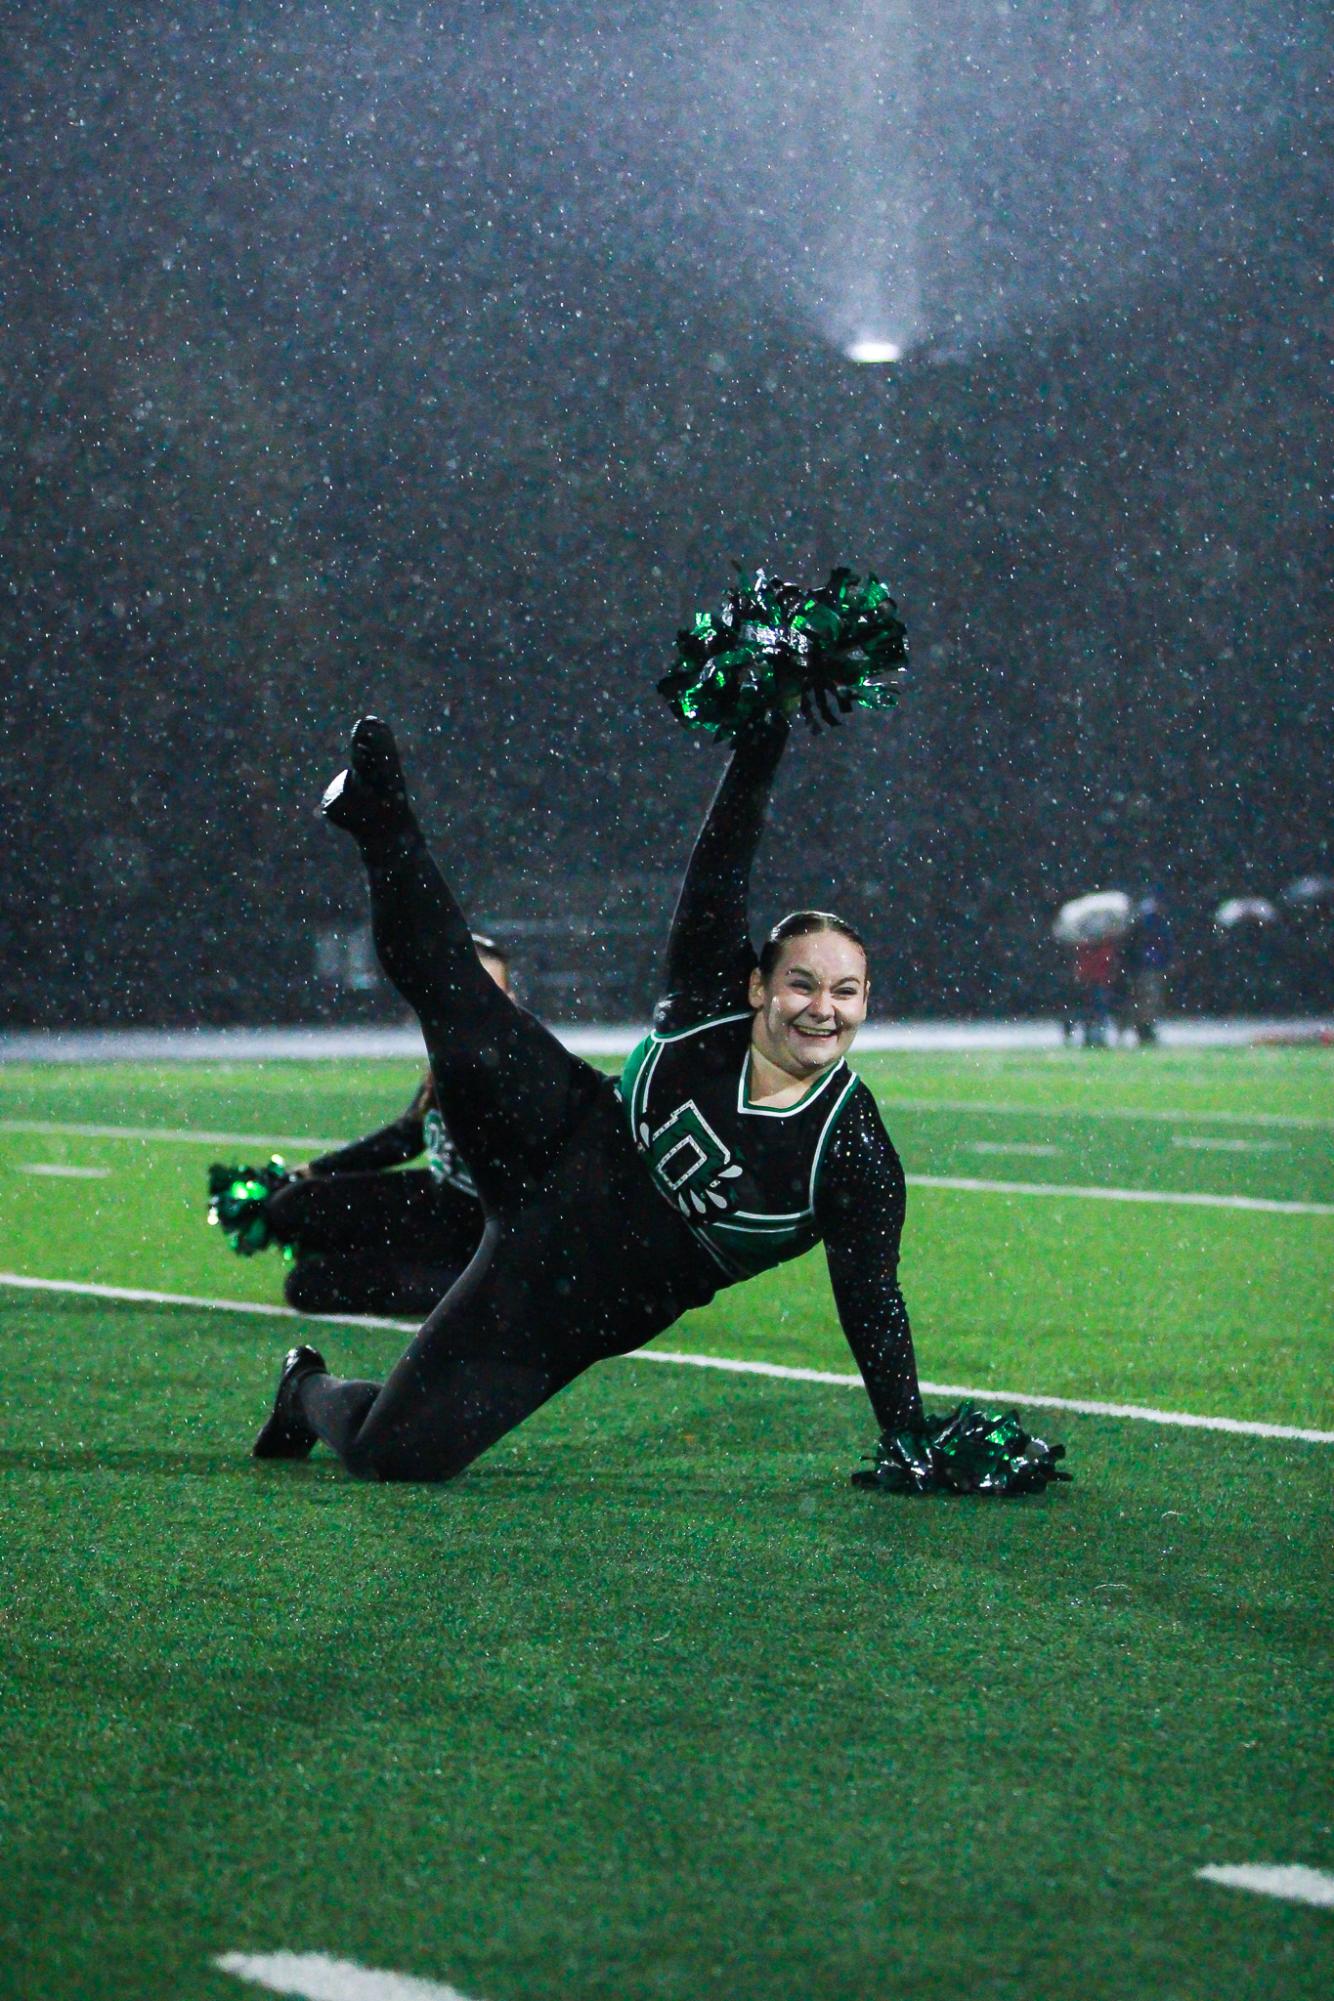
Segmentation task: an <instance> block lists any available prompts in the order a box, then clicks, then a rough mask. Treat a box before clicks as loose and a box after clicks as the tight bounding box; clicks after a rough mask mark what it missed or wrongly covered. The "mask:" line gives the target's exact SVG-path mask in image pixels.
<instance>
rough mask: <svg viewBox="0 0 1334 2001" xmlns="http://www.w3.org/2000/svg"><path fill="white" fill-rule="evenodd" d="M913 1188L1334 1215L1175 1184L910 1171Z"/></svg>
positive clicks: (1314, 1206)
mask: <svg viewBox="0 0 1334 2001" xmlns="http://www.w3.org/2000/svg"><path fill="white" fill-rule="evenodd" d="M906 1179H907V1183H908V1186H909V1188H949V1189H953V1190H954V1191H955V1193H957V1194H962V1195H1064V1196H1065V1197H1066V1198H1067V1200H1070V1201H1075V1202H1155V1203H1158V1204H1166V1205H1167V1206H1169V1207H1172V1208H1179V1209H1259V1210H1262V1211H1263V1212H1264V1213H1265V1214H1266V1215H1270V1216H1334V1202H1276V1201H1272V1200H1271V1199H1270V1198H1269V1197H1268V1196H1265V1195H1202V1194H1194V1193H1188V1192H1187V1191H1186V1190H1184V1189H1174V1188H1098V1187H1096V1186H1093V1185H1091V1184H1090V1185H1081V1184H1079V1183H1077V1182H1071V1181H983V1180H980V1179H979V1178H978V1177H977V1176H975V1175H964V1174H909V1175H908V1176H907V1177H906Z"/></svg>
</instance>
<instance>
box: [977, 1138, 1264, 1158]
mask: <svg viewBox="0 0 1334 2001" xmlns="http://www.w3.org/2000/svg"><path fill="white" fill-rule="evenodd" d="M1241 1143H1242V1142H1238V1144H1241ZM964 1145H965V1151H966V1152H968V1153H1027V1154H1032V1155H1034V1156H1035V1157H1036V1156H1038V1155H1044V1156H1046V1157H1047V1158H1050V1157H1051V1156H1052V1155H1053V1154H1057V1153H1059V1152H1060V1151H1061V1149H1060V1147H1059V1146H1049V1145H1047V1144H1046V1143H1045V1142H1044V1141H1042V1140H1035V1139H970V1140H967V1141H965V1143H964Z"/></svg>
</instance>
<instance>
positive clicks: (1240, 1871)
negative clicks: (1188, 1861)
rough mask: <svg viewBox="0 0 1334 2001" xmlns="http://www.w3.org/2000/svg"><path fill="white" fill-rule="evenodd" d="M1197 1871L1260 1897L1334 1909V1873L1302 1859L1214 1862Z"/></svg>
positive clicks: (1326, 1909)
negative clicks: (1310, 1865)
mask: <svg viewBox="0 0 1334 2001" xmlns="http://www.w3.org/2000/svg"><path fill="white" fill-rule="evenodd" d="M1195 1874H1196V1875H1197V1876H1202V1877H1203V1878H1204V1880H1205V1881H1206V1882H1207V1883H1222V1884H1223V1885H1224V1886H1225V1887H1226V1888H1227V1889H1229V1890H1254V1891H1255V1892H1256V1894H1257V1895H1258V1896H1261V1897H1282V1898H1283V1900H1284V1901H1285V1902H1286V1903H1289V1904H1314V1905H1315V1906H1316V1907H1317V1909H1319V1910H1325V1911H1330V1910H1334V1876H1331V1875H1330V1874H1329V1873H1328V1872H1327V1871H1326V1870H1324V1869H1308V1868H1306V1866H1305V1865H1304V1864H1303V1863H1301V1862H1235V1863H1233V1862H1211V1863H1209V1864H1208V1866H1207V1867H1206V1868H1203V1869H1197V1870H1196V1871H1195Z"/></svg>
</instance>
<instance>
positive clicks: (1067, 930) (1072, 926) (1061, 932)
mask: <svg viewBox="0 0 1334 2001" xmlns="http://www.w3.org/2000/svg"><path fill="white" fill-rule="evenodd" d="M1130 917H1131V905H1130V898H1129V897H1128V896H1127V895H1126V893H1125V891H1124V890H1123V889H1098V890H1095V891H1094V892H1093V894H1092V895H1091V896H1076V897H1074V898H1072V899H1071V901H1070V902H1069V903H1063V904H1062V905H1061V907H1060V909H1059V910H1058V911H1057V913H1056V922H1055V923H1054V924H1053V925H1052V927H1051V935H1052V937H1053V938H1059V939H1060V941H1061V943H1062V944H1063V945H1093V944H1096V943H1097V941H1098V940H1099V939H1100V938H1123V937H1124V936H1125V934H1126V932H1127V931H1128V930H1129V929H1130Z"/></svg>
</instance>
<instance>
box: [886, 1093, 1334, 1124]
mask: <svg viewBox="0 0 1334 2001" xmlns="http://www.w3.org/2000/svg"><path fill="white" fill-rule="evenodd" d="M875 1096H876V1103H877V1104H879V1105H880V1106H882V1107H883V1108H885V1109H886V1110H888V1111H892V1112H998V1113H1000V1114H1001V1115H1002V1116H1004V1117H1005V1118H1025V1119H1152V1120H1154V1121H1155V1123H1159V1124H1162V1123H1167V1124H1172V1125H1183V1126H1193V1125H1196V1124H1199V1125H1229V1126H1298V1127H1300V1126H1305V1127H1308V1128H1309V1127H1321V1126H1334V1117H1330V1116H1329V1115H1327V1114H1326V1113H1323V1112H1221V1111H1195V1112H1192V1111H1187V1110H1186V1109H1185V1108H1184V1107H1181V1108H1178V1107H1176V1106H1165V1105H1155V1106H1154V1107H1153V1108H1152V1110H1148V1109H1144V1108H1142V1107H1136V1106H1134V1105H1024V1104H1020V1103H1019V1102H1017V1101H1016V1100H1011V1099H1007V1100H1001V1099H999V1098H997V1099H994V1100H993V1099H990V1098H900V1097H898V1096H894V1097H890V1096H888V1095H883V1096H882V1094H881V1093H880V1092H879V1091H877V1092H876V1094H875Z"/></svg>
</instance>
